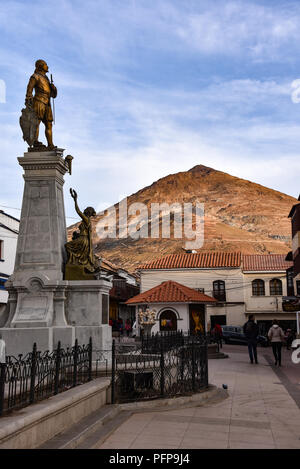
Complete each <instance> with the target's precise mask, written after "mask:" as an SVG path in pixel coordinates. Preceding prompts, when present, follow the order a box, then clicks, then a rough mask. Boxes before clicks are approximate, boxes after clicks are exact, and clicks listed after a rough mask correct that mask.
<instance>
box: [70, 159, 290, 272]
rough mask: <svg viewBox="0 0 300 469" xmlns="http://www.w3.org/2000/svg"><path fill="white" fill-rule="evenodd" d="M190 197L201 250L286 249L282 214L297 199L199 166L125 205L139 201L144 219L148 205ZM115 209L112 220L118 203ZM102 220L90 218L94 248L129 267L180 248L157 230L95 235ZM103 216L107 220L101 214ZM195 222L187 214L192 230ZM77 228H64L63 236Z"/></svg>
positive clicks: (286, 227) (285, 222)
mask: <svg viewBox="0 0 300 469" xmlns="http://www.w3.org/2000/svg"><path fill="white" fill-rule="evenodd" d="M196 201H197V202H200V203H204V211H205V218H204V244H203V247H202V249H201V250H202V251H208V250H218V251H241V252H243V253H248V254H255V253H257V254H267V253H287V252H288V251H289V250H290V247H291V224H290V220H289V219H288V218H287V217H288V214H289V211H290V209H291V207H292V205H294V204H295V203H297V200H296V199H295V198H293V197H291V196H289V195H286V194H283V193H281V192H278V191H275V190H273V189H269V188H267V187H264V186H261V185H259V184H256V183H253V182H251V181H247V180H244V179H240V178H238V177H235V176H231V175H230V174H227V173H224V172H222V171H217V170H215V169H213V168H209V167H206V166H203V165H197V166H195V167H194V168H192V169H190V170H189V171H186V172H180V173H176V174H170V175H169V176H166V177H164V178H162V179H159V180H158V181H156V182H154V183H153V184H151V185H150V186H148V187H145V188H144V189H141V190H140V191H138V192H136V193H135V194H132V195H131V196H130V197H128V199H127V205H128V207H130V206H131V205H132V204H133V203H137V202H138V203H143V204H145V205H146V206H147V208H148V214H149V218H150V213H151V210H150V207H151V204H152V203H163V202H165V203H168V204H172V203H179V204H183V203H187V202H190V203H194V204H195V203H196ZM115 209H116V213H117V220H118V213H119V206H118V204H116V205H115ZM103 219H104V216H103V215H102V216H100V215H97V216H96V217H95V218H94V221H93V240H94V243H95V251H96V253H97V254H98V255H100V256H103V257H104V258H106V259H108V260H109V261H111V262H113V263H115V264H120V265H122V266H123V267H124V268H125V269H128V270H129V271H133V270H134V269H135V268H136V267H137V265H138V264H140V263H142V262H147V261H150V260H152V259H155V258H157V257H161V256H163V255H166V254H172V253H182V252H184V251H183V248H184V246H185V240H184V239H176V238H174V237H171V238H170V239H167V238H162V237H161V232H160V237H159V238H156V239H155V238H154V239H153V238H140V239H132V238H131V237H127V238H123V239H115V238H114V239H112V238H107V239H100V238H99V235H98V234H97V231H96V225H97V223H98V222H99V221H101V220H103ZM105 219H106V220H108V218H107V217H106V218H105ZM110 219H111V220H112V218H111V217H110ZM135 219H136V216H134V215H133V216H131V217H128V221H129V222H132V221H134V220H135ZM195 222H196V220H195V217H193V227H194V228H195V226H196V225H195ZM160 225H161V221H160ZM173 225H174V221H173V218H172V217H171V226H173ZM77 226H78V224H77V225H73V226H71V227H70V228H69V230H68V234H69V237H70V236H71V233H72V232H73V231H74V229H75V228H76V227H77ZM141 226H142V224H141ZM141 229H142V228H141ZM149 231H150V223H149ZM172 233H173V232H172V228H171V234H172Z"/></svg>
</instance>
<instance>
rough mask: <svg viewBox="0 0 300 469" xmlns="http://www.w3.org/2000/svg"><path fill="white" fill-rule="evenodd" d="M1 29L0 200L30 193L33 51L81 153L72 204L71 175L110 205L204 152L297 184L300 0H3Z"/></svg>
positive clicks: (249, 173) (89, 199)
mask: <svg viewBox="0 0 300 469" xmlns="http://www.w3.org/2000/svg"><path fill="white" fill-rule="evenodd" d="M0 34H1V41H0V80H3V81H4V82H5V84H6V100H5V102H0V144H1V154H2V155H1V172H0V188H1V189H0V204H1V205H2V206H1V207H0V208H2V207H3V206H8V207H17V208H18V207H20V206H21V200H22V190H23V179H22V177H21V174H22V169H21V167H19V165H18V163H17V160H16V157H17V156H21V155H22V153H23V152H24V151H26V145H25V143H24V142H23V140H22V135H21V130H20V128H19V123H18V120H19V116H20V111H21V108H22V107H23V104H24V96H25V90H26V86H27V81H28V79H29V77H30V75H31V74H32V72H33V70H34V62H35V60H36V59H38V58H43V59H45V60H46V61H47V63H48V65H49V69H50V72H51V73H52V74H53V77H54V81H55V84H56V86H57V88H58V97H57V99H56V100H55V112H56V124H55V126H54V143H55V144H56V145H58V146H59V147H62V148H65V149H66V152H65V154H69V153H70V154H72V155H73V156H74V158H75V159H74V162H73V163H74V168H73V174H72V176H71V177H70V176H68V175H66V183H65V204H66V212H67V216H69V217H74V216H76V214H75V212H74V209H73V203H72V202H73V201H72V200H71V198H70V196H69V193H68V189H69V187H73V188H75V189H76V190H77V192H78V194H79V204H80V206H81V207H83V208H84V207H85V206H86V205H94V207H95V208H96V209H97V210H101V209H104V208H105V207H108V206H109V205H111V204H112V203H115V202H117V201H118V200H120V199H121V198H123V197H124V196H126V195H130V194H132V193H133V192H136V191H137V190H139V189H141V188H143V187H144V186H146V185H149V184H151V183H152V182H153V181H155V180H157V179H159V178H161V177H163V176H166V175H168V174H170V173H175V172H178V171H186V170H188V169H190V168H192V167H193V166H195V165H196V164H204V165H207V166H210V167H213V168H215V169H219V170H221V171H225V172H229V173H230V174H232V175H235V176H239V177H242V178H244V179H249V180H252V181H254V182H258V183H260V184H263V185H265V186H267V187H272V188H274V189H277V190H279V191H282V192H285V193H287V194H290V195H293V196H295V197H298V195H299V183H298V181H299V172H300V158H299V153H300V103H296V102H294V101H295V100H294V101H293V100H292V92H293V91H296V95H297V86H298V87H299V88H300V85H299V84H298V85H297V83H296V84H295V85H294V88H293V87H292V83H293V82H295V80H297V79H300V55H299V50H300V2H288V1H274V0H273V1H272V2H270V1H246V0H243V1H231V2H230V1H218V0H217V1H214V2H211V1H202V0H197V1H196V0H195V1H193V0H181V1H179V0H170V1H168V0H151V1H150V0H96V1H94V0H86V1H85V2H82V1H77V0H51V1H47V0H44V1H41V0H39V1H33V0H26V1H25V0H23V1H13V0H10V1H5V0H0ZM299 96H300V92H299ZM0 101H1V99H0ZM41 131H42V134H41V135H42V136H43V140H44V135H43V134H44V129H43V125H41ZM7 211H9V212H11V213H13V211H12V210H10V209H7ZM14 213H15V214H18V212H14ZM71 222H72V218H70V219H68V223H69V224H70V223H71Z"/></svg>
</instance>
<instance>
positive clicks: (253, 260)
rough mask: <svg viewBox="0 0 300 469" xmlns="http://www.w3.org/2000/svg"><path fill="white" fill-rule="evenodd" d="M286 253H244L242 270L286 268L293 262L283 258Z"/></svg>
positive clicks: (276, 269) (278, 269)
mask: <svg viewBox="0 0 300 469" xmlns="http://www.w3.org/2000/svg"><path fill="white" fill-rule="evenodd" d="M285 257H286V254H244V255H243V271H266V270H267V271H268V270H270V271H280V270H286V269H288V268H289V267H291V266H292V265H293V262H291V261H286V260H285Z"/></svg>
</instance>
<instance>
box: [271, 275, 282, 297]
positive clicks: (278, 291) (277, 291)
mask: <svg viewBox="0 0 300 469" xmlns="http://www.w3.org/2000/svg"><path fill="white" fill-rule="evenodd" d="M270 295H271V296H275V295H282V281H281V280H279V278H273V279H272V280H270Z"/></svg>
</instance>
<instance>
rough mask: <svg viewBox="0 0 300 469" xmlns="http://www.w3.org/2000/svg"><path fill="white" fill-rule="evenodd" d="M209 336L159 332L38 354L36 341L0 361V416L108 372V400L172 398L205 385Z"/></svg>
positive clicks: (206, 380)
mask: <svg viewBox="0 0 300 469" xmlns="http://www.w3.org/2000/svg"><path fill="white" fill-rule="evenodd" d="M207 343H208V339H207V337H206V336H203V335H198V336H195V335H190V334H186V335H185V334H183V333H182V332H167V333H166V332H164V333H157V334H155V335H152V336H144V337H143V338H142V340H141V342H139V343H118V342H117V343H116V342H115V341H113V344H112V349H110V350H93V348H92V340H91V339H90V341H89V344H88V345H83V346H80V345H78V341H77V340H76V342H75V346H74V347H72V348H68V349H63V348H61V345H60V343H58V347H57V349H56V350H54V351H53V352H51V353H50V352H44V353H41V352H40V351H38V350H37V346H36V344H34V346H33V350H32V352H30V353H28V354H27V355H25V356H22V355H19V356H18V357H17V358H16V357H13V356H8V357H6V363H4V364H0V367H1V368H0V416H1V415H3V414H5V413H7V412H8V411H10V410H16V409H20V408H22V407H25V406H27V405H29V404H32V403H34V402H37V401H40V400H42V399H45V398H47V397H50V396H53V395H55V394H58V393H60V392H63V391H66V390H68V389H70V388H73V387H75V386H77V385H79V384H83V383H85V382H88V381H90V380H91V379H92V378H95V377H100V376H108V375H110V374H111V400H112V403H115V402H131V401H139V400H148V399H155V398H162V397H175V396H180V395H186V394H192V393H195V392H198V391H201V390H204V389H206V388H207V386H208V362H207Z"/></svg>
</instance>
